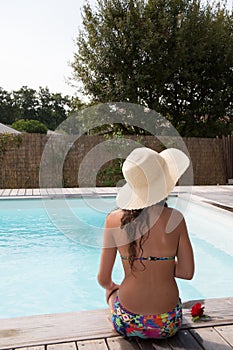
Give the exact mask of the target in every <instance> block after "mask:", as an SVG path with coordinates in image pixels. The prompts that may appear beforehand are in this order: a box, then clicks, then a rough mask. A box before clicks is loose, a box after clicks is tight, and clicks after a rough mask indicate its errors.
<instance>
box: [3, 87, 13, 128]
mask: <svg viewBox="0 0 233 350" xmlns="http://www.w3.org/2000/svg"><path fill="white" fill-rule="evenodd" d="M15 110H16V108H15V105H14V101H13V99H12V96H11V94H10V93H9V92H8V91H6V90H4V89H2V88H0V122H1V123H3V124H7V125H10V124H12V123H13V121H14V120H15Z"/></svg>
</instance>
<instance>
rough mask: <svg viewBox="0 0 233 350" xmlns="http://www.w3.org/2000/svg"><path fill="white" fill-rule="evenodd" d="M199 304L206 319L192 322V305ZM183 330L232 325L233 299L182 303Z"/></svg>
mask: <svg viewBox="0 0 233 350" xmlns="http://www.w3.org/2000/svg"><path fill="white" fill-rule="evenodd" d="M197 302H200V303H201V304H203V305H204V306H205V315H207V316H208V318H207V319H206V320H205V319H203V320H200V321H197V322H193V321H192V316H191V314H190V310H191V308H192V306H193V305H194V304H196V303H197ZM183 314H184V318H183V324H182V328H183V329H190V328H199V327H207V326H209V327H211V326H218V325H219V326H220V325H224V324H226V325H227V324H229V323H230V324H231V323H233V322H232V321H233V298H232V297H230V298H217V299H214V298H213V299H206V300H191V301H188V302H186V303H183Z"/></svg>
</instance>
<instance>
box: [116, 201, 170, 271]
mask: <svg viewBox="0 0 233 350" xmlns="http://www.w3.org/2000/svg"><path fill="white" fill-rule="evenodd" d="M157 205H162V206H164V207H167V203H166V201H165V200H164V201H161V202H160V203H157ZM149 208H150V207H147V208H144V209H134V210H126V209H122V211H123V215H122V217H121V228H122V229H123V228H124V229H125V230H126V233H127V237H128V240H129V248H128V254H129V256H128V261H129V265H130V268H131V270H135V267H134V261H135V258H136V256H137V255H138V247H139V256H140V257H141V256H143V243H144V242H145V241H146V240H147V239H148V237H149V234H150V222H149V214H148V209H149ZM139 237H140V240H139V244H138V245H137V242H136V240H137V239H138V238H139ZM140 262H141V264H142V265H143V266H144V268H145V265H144V264H143V262H142V261H141V260H140Z"/></svg>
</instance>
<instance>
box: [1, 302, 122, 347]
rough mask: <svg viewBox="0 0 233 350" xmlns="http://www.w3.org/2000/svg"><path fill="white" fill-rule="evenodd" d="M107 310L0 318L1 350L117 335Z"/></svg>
mask: <svg viewBox="0 0 233 350" xmlns="http://www.w3.org/2000/svg"><path fill="white" fill-rule="evenodd" d="M108 316H109V310H108V309H102V310H91V311H83V312H68V313H61V314H51V315H36V316H29V317H16V318H10V319H1V322H0V349H6V348H11V347H20V346H21V347H23V346H30V345H43V344H54V343H59V342H62V341H63V342H68V341H76V340H77V341H78V340H84V339H85V340H89V339H99V338H108V337H112V336H116V335H117V333H116V331H115V330H114V329H113V325H112V323H111V322H110V321H109V320H108Z"/></svg>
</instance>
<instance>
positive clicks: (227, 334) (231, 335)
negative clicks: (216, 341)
mask: <svg viewBox="0 0 233 350" xmlns="http://www.w3.org/2000/svg"><path fill="white" fill-rule="evenodd" d="M215 330H216V331H217V332H218V333H219V334H220V335H221V336H222V337H223V338H224V339H225V340H226V342H227V343H228V344H230V345H231V347H232V348H233V325H229V326H224V327H215Z"/></svg>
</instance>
